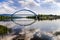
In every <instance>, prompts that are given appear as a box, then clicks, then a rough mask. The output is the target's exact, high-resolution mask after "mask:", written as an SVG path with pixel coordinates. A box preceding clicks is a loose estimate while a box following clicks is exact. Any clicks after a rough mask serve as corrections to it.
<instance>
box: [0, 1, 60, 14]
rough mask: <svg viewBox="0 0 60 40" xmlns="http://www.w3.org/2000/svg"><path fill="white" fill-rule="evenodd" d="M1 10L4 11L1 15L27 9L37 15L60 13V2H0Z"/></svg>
mask: <svg viewBox="0 0 60 40" xmlns="http://www.w3.org/2000/svg"><path fill="white" fill-rule="evenodd" d="M0 8H1V9H0V10H3V12H2V11H1V12H0V13H13V12H15V11H17V10H20V9H26V8H27V9H30V10H32V11H34V12H36V13H52V14H53V13H54V14H57V13H58V14H59V13H60V12H59V10H60V3H59V0H4V1H2V2H0ZM11 10H12V11H11Z"/></svg>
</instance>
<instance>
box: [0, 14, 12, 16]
mask: <svg viewBox="0 0 60 40" xmlns="http://www.w3.org/2000/svg"><path fill="white" fill-rule="evenodd" d="M11 15H12V14H0V16H11Z"/></svg>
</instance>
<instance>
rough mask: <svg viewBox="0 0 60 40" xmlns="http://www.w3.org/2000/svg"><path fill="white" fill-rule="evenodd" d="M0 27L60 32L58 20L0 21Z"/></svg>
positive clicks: (59, 21) (22, 19) (24, 19)
mask: <svg viewBox="0 0 60 40" xmlns="http://www.w3.org/2000/svg"><path fill="white" fill-rule="evenodd" d="M0 25H4V26H7V27H8V28H12V29H17V28H22V29H23V28H27V29H29V28H38V29H40V30H41V31H45V32H53V31H57V30H58V31H60V19H57V20H40V21H38V20H34V19H26V18H21V19H13V21H0Z"/></svg>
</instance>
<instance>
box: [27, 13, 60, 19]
mask: <svg viewBox="0 0 60 40" xmlns="http://www.w3.org/2000/svg"><path fill="white" fill-rule="evenodd" d="M36 17H37V20H54V19H60V16H58V15H40V14H39V15H37V16H28V17H26V18H30V19H36Z"/></svg>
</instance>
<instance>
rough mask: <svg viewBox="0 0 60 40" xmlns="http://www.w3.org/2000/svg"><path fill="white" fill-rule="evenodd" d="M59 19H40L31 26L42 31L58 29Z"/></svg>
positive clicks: (59, 28) (59, 29)
mask: <svg viewBox="0 0 60 40" xmlns="http://www.w3.org/2000/svg"><path fill="white" fill-rule="evenodd" d="M59 21H60V20H53V21H40V22H36V23H35V24H34V25H32V26H31V27H35V28H40V30H42V31H60V22H59Z"/></svg>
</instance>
